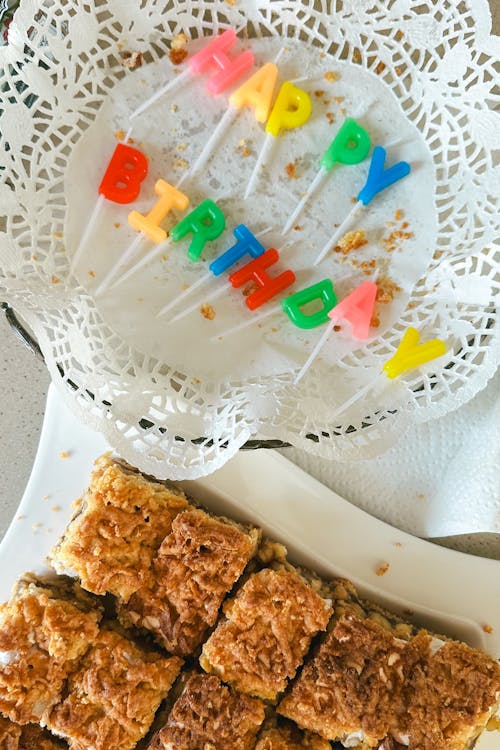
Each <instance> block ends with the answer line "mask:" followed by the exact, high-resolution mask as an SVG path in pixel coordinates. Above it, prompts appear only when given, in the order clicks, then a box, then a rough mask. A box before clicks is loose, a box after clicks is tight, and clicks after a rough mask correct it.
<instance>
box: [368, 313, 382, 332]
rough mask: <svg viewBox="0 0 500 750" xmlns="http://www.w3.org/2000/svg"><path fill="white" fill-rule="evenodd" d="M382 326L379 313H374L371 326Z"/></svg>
mask: <svg viewBox="0 0 500 750" xmlns="http://www.w3.org/2000/svg"><path fill="white" fill-rule="evenodd" d="M379 326H380V318H379V316H378V315H377V313H373V315H372V317H371V320H370V328H378V327H379Z"/></svg>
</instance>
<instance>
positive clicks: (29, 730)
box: [0, 717, 67, 750]
mask: <svg viewBox="0 0 500 750" xmlns="http://www.w3.org/2000/svg"><path fill="white" fill-rule="evenodd" d="M63 748H67V745H66V743H64V742H62V741H61V740H57V739H55V737H51V736H50V735H49V733H48V732H46V731H45V730H43V729H40V727H39V726H36V725H35V724H28V725H26V726H23V727H21V726H19V724H14V722H12V721H9V720H8V719H3V718H2V717H0V749H1V750H63Z"/></svg>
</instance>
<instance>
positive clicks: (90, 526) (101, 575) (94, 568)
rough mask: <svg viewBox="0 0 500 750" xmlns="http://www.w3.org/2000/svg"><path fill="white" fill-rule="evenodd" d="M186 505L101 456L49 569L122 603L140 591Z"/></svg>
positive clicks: (173, 494) (158, 485)
mask: <svg viewBox="0 0 500 750" xmlns="http://www.w3.org/2000/svg"><path fill="white" fill-rule="evenodd" d="M187 507H188V502H187V500H186V498H185V496H184V494H183V493H182V492H181V491H180V490H174V489H169V488H168V487H167V486H166V485H165V484H162V483H160V482H156V481H152V480H149V479H147V478H145V477H143V476H141V474H139V473H138V472H136V471H135V470H134V469H132V468H131V467H130V466H128V465H127V464H125V463H124V462H122V461H115V460H113V459H112V458H111V457H110V456H109V455H104V456H101V457H100V458H98V459H97V461H96V463H95V469H94V471H93V473H92V476H91V480H90V485H89V488H88V489H87V491H86V492H85V493H84V495H83V497H82V498H81V499H80V500H79V501H78V502H77V510H76V514H75V516H74V517H73V519H72V521H71V522H70V524H69V526H68V528H67V530H66V533H65V535H64V537H63V538H62V539H61V541H60V542H59V544H58V545H57V547H56V548H55V549H54V550H53V552H52V560H51V562H52V565H53V567H54V569H55V570H56V571H57V572H58V573H68V574H70V575H75V576H77V577H78V578H79V579H80V582H81V584H82V586H83V588H84V589H87V591H92V592H93V593H94V594H106V593H111V594H114V595H115V596H117V597H119V598H120V599H121V600H123V601H125V602H126V601H128V600H129V598H130V597H131V595H132V594H133V593H134V592H135V591H137V590H138V589H139V588H140V587H141V585H142V583H143V577H144V575H145V572H146V571H148V570H149V569H150V567H151V563H152V560H153V558H154V556H155V555H156V552H157V550H158V548H159V546H160V544H161V543H162V541H163V539H164V538H165V536H166V535H167V534H168V533H169V531H170V529H171V525H172V520H173V519H174V518H175V516H176V515H177V513H179V512H180V511H182V510H184V509H186V508H187Z"/></svg>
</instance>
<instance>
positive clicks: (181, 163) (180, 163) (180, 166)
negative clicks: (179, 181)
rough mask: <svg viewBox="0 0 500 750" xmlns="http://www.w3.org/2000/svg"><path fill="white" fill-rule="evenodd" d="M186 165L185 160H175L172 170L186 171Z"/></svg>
mask: <svg viewBox="0 0 500 750" xmlns="http://www.w3.org/2000/svg"><path fill="white" fill-rule="evenodd" d="M188 166H189V165H188V163H187V161H186V160H185V159H177V161H175V162H174V169H187V168H188Z"/></svg>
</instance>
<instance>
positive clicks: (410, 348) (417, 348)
mask: <svg viewBox="0 0 500 750" xmlns="http://www.w3.org/2000/svg"><path fill="white" fill-rule="evenodd" d="M444 354H446V344H445V343H444V341H441V339H432V340H431V341H427V343H425V344H420V334H419V332H418V330H417V329H416V328H413V327H410V328H407V329H406V331H405V333H404V336H403V338H402V339H401V342H400V344H399V346H398V348H397V350H396V353H395V354H394V355H393V356H392V357H391V358H390V359H388V360H387V361H386V362H385V363H384V365H383V366H382V371H381V372H380V373H379V374H378V375H377V376H376V377H375V378H373V379H372V380H370V381H369V382H368V383H366V385H364V386H363V388H361V389H360V390H359V391H357V392H356V393H354V394H353V396H351V398H349V399H347V401H344V403H343V404H341V405H340V406H339V407H338V409H336V410H335V413H334V415H333V416H334V417H337V416H338V415H339V414H342V413H343V412H344V411H345V410H346V409H348V408H349V407H350V406H352V405H353V404H355V403H356V401H359V399H360V398H362V397H363V396H365V395H366V394H367V393H368V392H369V391H371V390H372V388H373V387H374V386H375V384H376V383H377V382H380V380H381V378H383V376H384V375H385V376H386V377H387V378H389V380H394V379H395V378H397V377H399V375H402V374H403V373H405V372H410V371H411V370H414V369H416V368H417V367H420V365H423V364H426V363H427V362H432V361H433V360H434V359H437V358H438V357H442V356H443V355H444Z"/></svg>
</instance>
